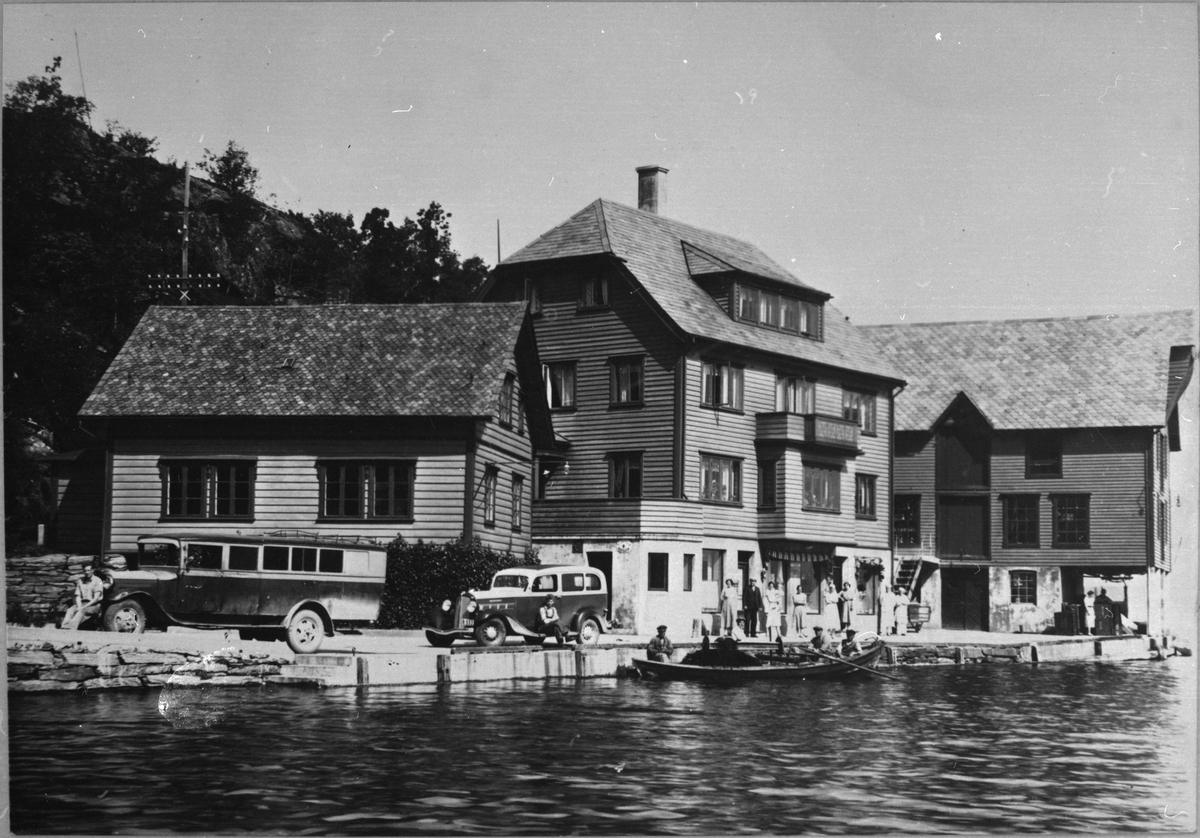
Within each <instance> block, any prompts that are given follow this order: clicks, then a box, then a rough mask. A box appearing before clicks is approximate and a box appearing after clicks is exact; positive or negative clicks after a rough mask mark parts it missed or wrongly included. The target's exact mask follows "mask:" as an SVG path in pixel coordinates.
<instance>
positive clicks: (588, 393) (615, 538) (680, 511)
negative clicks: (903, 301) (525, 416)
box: [482, 166, 901, 631]
mask: <svg viewBox="0 0 1200 838" xmlns="http://www.w3.org/2000/svg"><path fill="white" fill-rule="evenodd" d="M665 172H666V170H665V169H662V168H660V167H657V166H650V167H644V168H642V169H639V170H638V174H639V208H634V207H630V206H625V205H623V204H619V203H615V202H613V201H609V200H604V199H601V200H597V201H594V202H593V203H591V204H589V205H588V206H586V207H584V208H583V209H582V210H580V211H579V212H577V213H576V214H575V215H573V216H572V217H571V218H569V219H568V220H567V221H565V222H564V223H563V224H561V225H560V226H558V227H556V228H554V229H553V230H551V231H549V232H548V233H546V234H545V235H543V236H541V237H540V238H538V239H537V240H536V241H534V242H533V243H531V244H530V245H528V246H527V247H525V248H522V249H521V250H520V251H518V252H517V253H514V254H513V255H511V256H509V257H508V258H506V259H504V260H503V261H502V262H501V264H500V265H499V266H498V268H497V270H496V272H495V275H494V277H493V279H492V281H491V283H490V284H489V285H488V286H487V287H485V289H484V290H483V292H482V299H486V300H524V301H526V302H527V304H528V306H529V309H530V312H531V315H532V317H533V322H534V330H535V331H536V333H537V339H538V346H539V348H540V351H541V357H542V362H543V365H544V366H543V369H544V382H545V388H546V395H547V400H548V403H549V406H550V410H551V412H552V413H553V414H554V422H555V429H556V431H557V432H558V434H559V435H560V436H562V437H564V438H566V440H568V441H569V443H570V447H569V449H568V450H566V451H564V452H562V454H561V455H556V456H543V457H541V458H540V461H539V479H538V485H537V489H536V497H535V500H534V504H533V516H534V518H533V526H534V542H535V544H536V545H537V546H538V547H539V549H540V550H541V555H542V557H543V559H545V560H573V561H586V562H587V563H589V564H591V565H593V566H596V567H599V568H601V569H602V570H603V571H604V572H605V573H606V574H607V575H608V577H609V580H610V590H611V591H612V597H613V608H612V609H611V611H612V614H613V616H614V618H615V619H616V620H617V621H618V623H620V624H621V625H623V626H625V627H628V628H634V629H636V630H639V631H648V630H652V628H653V626H654V625H656V624H657V623H663V622H665V623H667V624H669V625H671V626H672V627H673V629H672V630H674V631H688V630H690V628H691V627H692V625H693V620H695V619H699V618H703V619H706V620H707V619H709V617H710V615H711V614H712V613H714V612H716V611H717V609H718V606H719V597H720V589H721V586H722V584H723V580H725V579H729V578H732V579H735V580H736V581H738V583H739V584H741V585H744V584H745V583H746V581H747V580H748V578H750V577H751V576H753V577H754V578H756V579H759V578H761V577H762V575H763V574H764V573H765V575H766V577H767V578H768V579H778V580H779V581H780V582H781V583H784V582H786V581H787V580H788V579H789V578H791V577H799V578H800V580H801V584H802V585H803V587H804V590H805V597H806V602H805V607H806V608H808V609H809V610H810V611H812V612H820V611H823V610H824V609H825V605H824V604H823V603H822V602H821V597H820V593H819V590H818V582H819V581H820V580H822V579H826V578H828V579H831V580H833V581H835V582H836V583H838V584H839V585H840V584H841V583H842V582H843V580H844V581H848V582H852V583H854V584H855V586H856V588H857V590H858V591H859V602H858V609H857V610H858V611H859V618H858V619H859V621H860V622H861V623H862V624H863V625H867V624H869V625H871V626H872V627H874V626H875V625H876V624H877V621H878V616H879V614H878V611H879V601H878V591H879V586H880V583H881V580H882V578H883V573H884V571H885V570H886V569H887V566H888V564H889V559H890V550H889V538H890V528H889V522H890V508H889V507H890V498H891V494H892V492H891V479H890V439H891V422H892V394H893V392H894V391H895V389H896V388H897V387H898V386H899V385H900V384H901V375H900V374H899V373H898V372H897V371H896V367H895V366H894V365H893V363H892V362H891V361H889V360H888V359H886V358H885V357H883V355H882V354H881V353H880V352H879V351H878V350H877V349H876V348H875V346H874V345H873V344H872V343H871V342H870V341H869V340H867V339H866V338H865V337H864V336H863V335H862V334H860V332H859V331H858V329H857V328H855V327H854V326H852V325H851V324H850V323H849V322H848V318H846V317H845V316H844V315H842V314H841V313H840V312H839V311H838V310H837V309H836V308H835V307H834V306H833V305H831V304H830V295H829V294H828V293H826V292H824V291H821V290H820V289H819V288H817V287H814V286H813V285H810V284H808V283H806V282H803V281H801V280H800V279H798V278H797V277H795V276H793V275H792V274H791V273H789V272H788V271H786V270H784V269H783V268H781V267H780V266H779V265H777V264H776V263H775V262H773V261H772V260H771V259H770V258H768V257H767V256H766V255H765V254H764V253H762V252H761V251H760V250H759V249H758V248H756V247H754V246H753V245H751V244H748V243H747V242H744V241H740V240H738V239H735V238H733V237H731V236H726V235H722V234H720V233H714V232H711V231H708V230H703V229H700V228H698V227H694V226H691V225H688V224H684V223H681V222H678V221H673V220H670V219H667V218H665V217H663V216H662V215H661V214H659V212H658V210H659V209H660V207H659V203H660V201H659V199H660V196H661V189H660V186H661V178H662V176H663V175H664V174H665ZM790 606H791V603H787V607H788V608H789V609H790Z"/></svg>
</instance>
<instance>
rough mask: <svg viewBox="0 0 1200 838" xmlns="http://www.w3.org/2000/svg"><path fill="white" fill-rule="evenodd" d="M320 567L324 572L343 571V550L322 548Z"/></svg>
mask: <svg viewBox="0 0 1200 838" xmlns="http://www.w3.org/2000/svg"><path fill="white" fill-rule="evenodd" d="M320 569H321V572H322V573H341V572H342V551H341V550H322V551H321V564H320Z"/></svg>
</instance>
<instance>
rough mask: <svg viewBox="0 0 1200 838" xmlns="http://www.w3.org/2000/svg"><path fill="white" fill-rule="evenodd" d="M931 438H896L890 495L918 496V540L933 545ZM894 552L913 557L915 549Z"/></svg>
mask: <svg viewBox="0 0 1200 838" xmlns="http://www.w3.org/2000/svg"><path fill="white" fill-rule="evenodd" d="M934 439H935V437H934V435H933V434H929V433H925V432H923V431H922V432H899V433H897V434H896V456H895V458H894V461H893V468H894V472H895V474H894V480H895V486H894V488H893V490H892V494H893V495H920V496H921V540H922V542H924V543H926V544H936V543H937V542H936V540H935V536H936V534H937V499H936V496H935V495H934V485H935V481H936V479H937V459H936V456H935V446H936V443H935V442H934ZM897 552H904V553H916V552H920V548H919V547H901V548H897Z"/></svg>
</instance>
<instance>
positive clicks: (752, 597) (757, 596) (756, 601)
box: [742, 579, 763, 637]
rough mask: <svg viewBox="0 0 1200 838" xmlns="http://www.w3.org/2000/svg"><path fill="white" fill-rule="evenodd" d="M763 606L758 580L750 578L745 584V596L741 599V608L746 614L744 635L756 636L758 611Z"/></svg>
mask: <svg viewBox="0 0 1200 838" xmlns="http://www.w3.org/2000/svg"><path fill="white" fill-rule="evenodd" d="M762 607H763V595H762V590H761V589H760V588H759V587H758V581H757V580H755V579H751V580H750V582H749V584H747V585H746V592H745V596H744V597H743V599H742V609H743V610H744V611H745V614H746V636H747V637H758V612H759V611H761V610H762Z"/></svg>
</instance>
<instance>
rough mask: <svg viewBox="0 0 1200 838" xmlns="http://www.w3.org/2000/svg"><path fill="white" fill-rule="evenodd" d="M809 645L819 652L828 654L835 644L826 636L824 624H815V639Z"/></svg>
mask: <svg viewBox="0 0 1200 838" xmlns="http://www.w3.org/2000/svg"><path fill="white" fill-rule="evenodd" d="M809 645H810V646H812V647H813V649H815V650H816V651H818V652H825V653H826V654H828V653H829V652H831V651H833V644H832V643H831V642H830V641H829V637H828V636H826V634H825V628H824V626H813V639H812V642H811V643H809Z"/></svg>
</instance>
